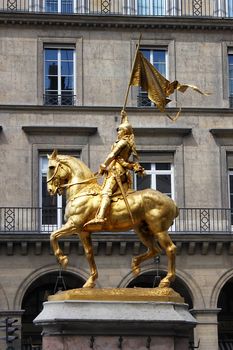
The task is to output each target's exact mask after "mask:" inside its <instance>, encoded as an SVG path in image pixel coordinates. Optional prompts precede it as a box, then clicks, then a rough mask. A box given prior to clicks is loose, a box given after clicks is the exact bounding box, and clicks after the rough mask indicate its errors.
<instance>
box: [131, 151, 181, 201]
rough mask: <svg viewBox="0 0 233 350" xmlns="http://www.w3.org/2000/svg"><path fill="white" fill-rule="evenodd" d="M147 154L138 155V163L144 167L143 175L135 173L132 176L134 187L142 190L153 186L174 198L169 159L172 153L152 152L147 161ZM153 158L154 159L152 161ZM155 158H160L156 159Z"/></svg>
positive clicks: (172, 176) (171, 164) (171, 169)
mask: <svg viewBox="0 0 233 350" xmlns="http://www.w3.org/2000/svg"><path fill="white" fill-rule="evenodd" d="M149 157H150V155H149V154H148V156H147V155H146V156H143V155H142V157H140V159H142V160H141V161H140V164H141V165H142V166H143V167H144V169H145V173H146V175H145V176H140V175H136V174H135V177H134V182H135V188H136V189H137V190H143V189H146V188H153V189H155V190H158V191H160V192H162V193H165V194H166V195H168V196H169V197H171V198H173V199H174V167H173V163H172V162H171V159H172V158H173V155H172V154H161V155H159V154H154V155H151V159H152V161H151V162H149V161H147V159H146V158H149ZM153 158H154V161H153ZM156 158H157V159H159V158H160V159H161V160H160V161H159V160H156Z"/></svg>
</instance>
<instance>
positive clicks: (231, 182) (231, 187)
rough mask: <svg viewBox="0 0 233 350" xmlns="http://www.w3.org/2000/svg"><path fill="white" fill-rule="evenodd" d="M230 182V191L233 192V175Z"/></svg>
mask: <svg viewBox="0 0 233 350" xmlns="http://www.w3.org/2000/svg"><path fill="white" fill-rule="evenodd" d="M229 182H230V193H233V175H230V176H229Z"/></svg>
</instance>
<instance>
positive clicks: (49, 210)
mask: <svg viewBox="0 0 233 350" xmlns="http://www.w3.org/2000/svg"><path fill="white" fill-rule="evenodd" d="M47 169H48V158H47V155H46V156H40V176H39V180H40V186H39V188H40V208H41V230H42V231H53V230H55V229H56V228H58V227H61V225H62V223H63V217H64V208H65V196H64V195H63V196H59V195H57V196H54V197H52V196H50V195H49V193H48V191H47Z"/></svg>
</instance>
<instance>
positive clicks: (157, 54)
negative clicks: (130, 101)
mask: <svg viewBox="0 0 233 350" xmlns="http://www.w3.org/2000/svg"><path fill="white" fill-rule="evenodd" d="M140 51H141V52H142V53H143V55H144V57H145V58H146V59H147V60H148V61H149V62H150V63H151V64H152V65H153V66H154V67H155V68H156V69H158V71H159V72H160V73H161V74H162V75H164V76H166V75H167V74H166V73H167V51H166V50H164V49H141V50H140ZM150 106H153V104H152V102H151V101H150V100H149V99H148V96H147V92H145V91H143V90H142V89H141V88H139V94H138V107H150Z"/></svg>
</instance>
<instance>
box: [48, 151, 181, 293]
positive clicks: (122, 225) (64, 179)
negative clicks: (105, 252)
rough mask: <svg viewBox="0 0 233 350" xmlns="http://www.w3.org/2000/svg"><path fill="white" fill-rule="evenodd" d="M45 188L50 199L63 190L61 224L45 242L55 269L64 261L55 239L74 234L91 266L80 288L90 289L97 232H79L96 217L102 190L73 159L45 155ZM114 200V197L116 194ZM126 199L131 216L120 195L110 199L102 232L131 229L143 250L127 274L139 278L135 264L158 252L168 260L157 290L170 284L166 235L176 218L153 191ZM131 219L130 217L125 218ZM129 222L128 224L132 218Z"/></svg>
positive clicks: (171, 249)
mask: <svg viewBox="0 0 233 350" xmlns="http://www.w3.org/2000/svg"><path fill="white" fill-rule="evenodd" d="M47 189H48V192H49V194H50V195H56V194H62V192H63V191H64V190H66V199H67V204H66V209H65V221H66V223H65V224H64V225H63V226H62V227H61V228H59V229H57V230H55V231H54V232H52V233H51V236H50V242H51V246H52V248H53V251H54V255H55V256H56V258H57V260H58V262H59V264H60V265H61V266H62V267H63V268H65V267H66V266H67V264H68V257H67V256H66V255H64V254H63V251H62V250H61V248H60V247H59V244H58V240H59V239H60V238H62V237H68V236H71V235H78V236H79V238H80V240H81V242H82V244H83V248H84V252H85V255H86V258H87V260H88V263H89V266H90V276H89V278H88V279H87V281H86V283H85V284H84V285H83V288H93V287H94V286H95V281H96V279H97V277H98V272H97V267H96V263H95V258H94V253H93V247H92V241H91V234H92V232H93V231H95V232H96V228H93V229H92V228H88V229H87V227H84V226H85V223H87V222H88V221H89V220H91V219H93V218H94V217H95V213H96V212H97V210H98V208H99V205H100V201H101V186H100V185H99V184H98V181H97V176H95V174H93V173H92V172H91V170H90V169H89V168H88V167H87V166H86V165H85V164H84V163H83V162H82V161H81V160H80V159H77V158H75V157H71V156H66V155H58V154H57V152H56V151H53V153H52V154H51V155H50V156H48V173H47ZM116 196H117V195H116ZM127 200H128V204H129V206H130V210H131V213H129V211H128V210H127V207H126V204H125V201H124V199H123V198H121V196H119V194H118V197H117V198H116V200H113V201H112V203H111V206H110V208H109V212H108V217H107V220H106V222H105V223H104V224H103V227H102V228H101V231H105V232H106V231H111V232H120V231H123V232H124V231H128V230H131V229H133V230H134V231H135V233H136V234H137V236H138V238H139V239H140V241H141V242H142V243H143V244H144V246H145V247H146V248H147V251H146V252H145V253H143V254H140V255H138V256H135V257H134V258H133V259H132V266H131V267H132V271H133V273H134V274H135V275H138V274H139V273H140V263H142V262H143V261H145V260H147V259H150V258H153V257H155V256H156V255H157V254H159V253H160V252H161V249H163V250H164V251H165V253H166V255H167V258H168V272H167V275H166V276H165V277H164V278H163V279H162V280H161V282H160V285H159V287H161V288H163V287H169V286H170V283H171V282H172V281H173V280H174V279H175V258H176V246H175V245H174V243H173V242H172V240H171V238H170V237H169V234H168V229H169V227H170V226H171V225H172V224H173V221H174V219H175V218H176V217H177V215H178V208H177V206H176V204H175V202H174V201H173V200H172V199H171V198H169V197H168V196H166V195H165V194H162V193H161V192H159V191H155V190H153V189H146V190H142V191H132V190H131V191H129V192H128V193H127ZM130 214H131V215H130ZM131 216H132V217H133V219H134V220H133V221H132V217H131Z"/></svg>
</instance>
